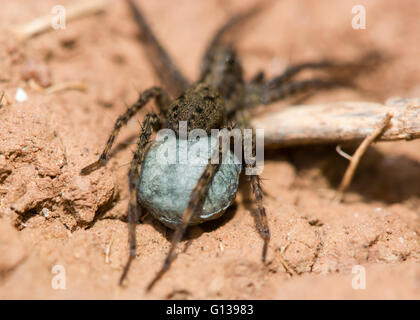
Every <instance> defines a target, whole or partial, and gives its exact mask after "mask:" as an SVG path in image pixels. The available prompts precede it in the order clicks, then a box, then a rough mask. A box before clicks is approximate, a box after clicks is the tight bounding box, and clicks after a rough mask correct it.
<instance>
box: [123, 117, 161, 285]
mask: <svg viewBox="0 0 420 320" xmlns="http://www.w3.org/2000/svg"><path fill="white" fill-rule="evenodd" d="M161 124H162V122H161V120H160V119H159V117H158V116H157V115H156V114H154V113H149V114H147V115H146V118H145V119H144V121H143V124H142V130H141V133H140V137H139V140H138V143H137V150H136V152H135V154H134V157H133V160H132V161H131V166H130V173H129V187H130V201H129V204H128V210H127V211H128V243H129V255H128V259H127V262H126V264H125V266H124V270H123V273H122V274H121V278H120V285H122V284H123V281H124V279H125V278H126V276H127V273H128V270H129V269H130V265H131V262H132V261H133V259H134V257H135V255H136V223H137V222H138V220H139V216H140V213H141V210H142V208H141V206H139V205H138V201H137V184H138V181H139V178H140V174H141V165H142V163H143V160H144V155H145V153H146V147H147V145H148V143H149V142H150V138H151V135H152V133H153V130H156V129H157V127H158V126H159V125H161Z"/></svg>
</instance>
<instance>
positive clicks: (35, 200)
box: [0, 0, 420, 299]
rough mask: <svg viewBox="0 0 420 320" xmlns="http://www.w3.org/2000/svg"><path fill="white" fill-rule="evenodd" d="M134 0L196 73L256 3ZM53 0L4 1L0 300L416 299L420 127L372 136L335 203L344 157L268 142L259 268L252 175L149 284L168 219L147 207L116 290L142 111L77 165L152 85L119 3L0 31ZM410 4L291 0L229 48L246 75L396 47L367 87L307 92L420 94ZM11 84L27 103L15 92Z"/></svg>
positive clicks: (418, 27)
mask: <svg viewBox="0 0 420 320" xmlns="http://www.w3.org/2000/svg"><path fill="white" fill-rule="evenodd" d="M71 2H73V1H69V0H66V1H60V4H64V5H69V4H70V3H71ZM138 2H139V3H141V5H142V7H143V8H144V11H145V13H146V14H147V17H148V18H149V20H150V21H152V23H153V28H154V29H155V30H156V32H157V34H158V36H159V38H160V39H161V40H162V42H163V43H164V44H165V45H166V46H167V48H168V50H169V52H170V53H171V55H172V56H173V57H174V58H175V60H176V61H177V63H179V65H180V67H181V68H182V70H184V71H185V73H186V75H187V76H188V77H189V78H190V79H193V78H196V77H197V75H198V72H199V68H198V66H199V60H200V57H201V55H202V54H203V51H204V49H205V46H206V44H207V43H208V41H209V39H210V37H211V35H212V33H213V32H214V31H215V30H216V28H217V26H219V25H220V24H221V23H222V22H223V21H224V20H225V19H226V18H227V17H228V16H230V15H231V14H232V13H234V12H237V11H239V10H241V9H244V8H247V7H249V6H250V5H251V2H252V1H195V0H183V1H177V2H174V1H171V0H165V1H138ZM55 4H57V2H56V1H54V0H43V1H27V0H14V1H8V2H7V4H4V5H3V10H0V27H1V30H2V32H1V33H0V90H5V92H6V95H7V97H8V99H9V100H10V103H5V102H3V107H2V108H1V109H0V123H1V125H0V298H1V299H5V298H49V299H61V298H82V299H83V298H188V299H190V298H198V299H208V298H227V299H237V298H241V299H248V298H254V299H278V298H286V299H289V298H317V299H318V298H351V299H354V298H363V299H364V298H367V299H372V298H417V299H418V298H420V267H419V262H420V234H419V232H420V224H419V209H418V207H419V204H420V197H419V196H420V142H419V141H412V142H398V143H388V144H378V145H375V146H374V147H372V148H371V149H370V150H369V152H368V153H367V155H366V157H365V158H363V161H362V163H361V166H360V168H359V170H358V171H357V174H356V177H355V181H354V183H353V184H352V187H351V190H350V191H349V193H348V194H347V197H346V201H345V202H344V203H342V204H334V203H332V202H331V200H330V199H331V194H333V193H334V191H335V190H336V188H337V185H338V183H339V181H340V178H341V177H342V175H343V173H344V170H345V166H346V164H347V161H346V160H345V159H342V158H340V156H338V155H337V154H336V153H335V151H334V146H331V147H329V146H328V147H302V148H295V149H287V150H280V151H277V152H268V151H267V152H266V163H265V170H264V173H263V177H264V178H265V180H264V187H265V191H266V193H267V195H266V199H265V203H266V206H267V212H268V217H269V224H270V228H271V234H272V240H271V244H270V247H269V251H268V261H269V262H268V265H266V266H264V265H263V264H262V263H261V261H260V256H261V249H262V239H261V237H260V236H259V234H258V232H257V230H256V228H255V221H256V219H255V208H254V206H253V203H252V198H250V197H249V195H248V194H247V185H246V181H244V183H243V186H242V187H241V192H239V193H238V197H237V205H236V206H233V207H232V208H231V209H230V210H229V211H228V212H227V213H226V214H225V215H224V217H222V218H221V219H220V220H219V221H215V222H211V223H208V224H204V225H202V226H199V227H194V228H191V230H189V232H188V236H187V239H186V240H185V241H183V242H182V244H181V245H180V246H179V256H178V258H177V260H176V261H175V263H174V264H173V267H172V269H171V270H170V271H169V272H168V273H167V275H165V277H164V278H163V279H162V281H161V282H160V283H158V285H157V286H156V287H155V289H154V290H153V291H152V292H151V293H149V294H146V293H145V290H144V289H145V286H146V285H147V283H148V281H150V279H151V278H152V277H153V275H154V274H155V272H156V271H157V269H158V268H159V267H160V265H161V263H162V261H163V259H164V256H165V254H166V252H167V250H168V248H169V239H170V238H169V237H170V233H168V235H166V231H165V229H164V227H163V226H162V225H160V224H159V223H158V222H156V221H152V220H151V219H149V220H146V222H145V223H144V224H139V225H138V226H137V239H138V250H137V252H138V256H137V259H136V260H135V261H134V263H133V265H132V268H131V272H130V274H129V277H128V281H127V284H126V286H125V287H124V288H121V287H119V286H118V285H117V283H118V278H119V276H120V274H121V270H122V266H123V265H124V263H125V260H126V257H127V224H126V217H125V209H126V206H127V197H128V195H127V189H128V188H127V185H128V184H127V170H128V167H127V166H126V165H125V164H127V163H128V162H129V161H130V158H131V156H132V153H131V151H130V149H133V148H134V146H130V145H127V143H131V142H135V140H136V135H137V134H138V133H139V124H138V121H139V120H141V119H142V117H143V115H144V112H143V113H141V114H139V115H138V116H137V117H136V119H134V120H133V121H130V122H129V125H128V127H127V128H126V129H125V130H123V131H122V133H121V136H120V137H119V138H118V141H117V145H116V147H115V150H114V151H113V153H112V154H113V157H112V159H111V160H110V161H109V162H108V164H107V165H106V167H105V168H102V169H100V170H98V171H96V172H94V173H92V174H90V175H89V176H84V177H82V176H80V175H79V170H80V169H81V168H82V167H83V166H85V165H87V164H88V163H90V162H92V161H93V160H95V159H96V158H97V156H98V154H99V153H100V151H101V150H102V149H101V148H102V147H103V145H104V143H105V141H106V139H107V137H108V134H109V132H110V130H111V129H112V127H113V123H114V121H115V119H116V118H117V116H118V115H119V114H121V112H123V111H124V110H125V108H126V105H125V104H130V103H131V102H133V101H135V99H136V96H137V94H138V93H139V91H142V90H144V89H146V88H148V87H150V86H152V85H156V84H158V82H157V78H156V76H155V75H154V74H153V70H152V69H151V67H150V64H149V62H148V60H147V59H146V56H145V53H144V51H143V49H142V47H141V45H140V44H139V42H138V40H137V37H136V34H137V32H136V27H135V25H134V24H133V22H132V20H131V19H130V15H129V12H128V11H127V8H126V6H125V5H124V2H122V1H116V0H114V1H110V4H109V6H108V7H107V10H106V12H105V13H103V14H99V15H95V16H90V17H87V18H83V19H80V20H77V21H72V22H69V23H68V25H67V28H66V30H59V31H50V32H48V33H45V34H43V35H40V36H37V37H34V38H33V39H30V40H28V41H27V42H25V43H19V42H17V41H16V40H15V39H14V38H13V36H12V35H11V34H10V33H8V31H7V30H8V28H9V27H10V26H11V25H13V24H21V23H24V22H27V21H30V20H32V19H34V18H35V17H38V16H40V15H43V14H49V13H50V12H51V8H52V6H53V5H55ZM355 4H363V5H365V6H366V12H367V29H366V30H353V29H352V28H351V19H352V17H353V15H352V13H351V8H352V6H353V5H355ZM419 14H420V3H419V1H418V0H405V1H394V0H383V1H368V0H361V1H351V0H349V1H333V0H329V1H328V0H324V1H294V0H284V1H279V2H277V3H275V4H274V5H273V6H272V7H271V8H270V9H269V10H267V11H265V12H263V13H261V15H260V16H259V17H258V19H256V21H255V22H254V24H253V25H252V26H251V27H249V28H248V29H246V30H244V32H243V36H242V37H241V38H240V40H239V42H238V47H239V51H240V53H241V56H242V58H243V63H244V67H245V69H246V74H247V76H248V77H250V76H251V75H252V74H253V73H255V72H256V71H257V70H258V69H264V70H265V71H266V72H267V74H268V75H273V74H276V73H279V72H281V70H283V68H284V67H285V66H286V65H287V64H288V63H291V62H299V61H302V60H308V59H319V58H324V57H337V58H341V59H351V58H352V57H355V56H357V55H359V54H360V53H361V52H363V51H364V50H368V49H373V48H375V49H379V50H381V51H382V52H384V53H387V54H390V55H391V56H392V57H393V59H392V60H390V61H388V62H387V63H386V65H385V66H384V67H383V68H381V70H379V71H378V72H377V73H375V74H371V75H370V76H369V77H368V78H366V79H365V81H364V82H363V85H364V87H365V88H366V90H368V92H366V93H363V94H362V93H358V92H355V91H351V90H344V89H343V90H337V91H334V92H328V93H322V94H318V95H316V96H315V97H313V98H311V99H310V100H309V101H307V102H308V103H310V102H320V101H334V100H371V101H379V102H383V101H384V100H385V99H387V98H389V97H394V96H403V97H420V64H419V60H418V59H419V56H420V46H419V43H418V40H419V31H420V22H419V19H418V17H419ZM34 75H35V76H34ZM34 77H35V78H36V79H35V81H37V82H38V83H40V84H42V85H45V86H48V85H49V83H50V82H51V83H52V84H59V83H62V82H64V81H81V82H83V83H85V84H86V86H87V91H86V92H79V91H62V92H57V93H54V94H50V95H48V94H46V93H43V92H41V91H40V90H37V89H36V88H35V87H34V86H33V85H32V86H31V85H30V84H29V82H28V80H25V79H28V78H34ZM19 87H21V88H23V89H24V90H25V91H26V92H27V94H28V100H27V101H26V102H23V103H17V102H16V101H15V100H14V96H15V92H16V89H17V88H19ZM285 103H290V101H289V102H285ZM283 104H284V103H283ZM281 105H282V104H278V105H277V107H280V106H281ZM259 111H261V109H260V110H259ZM93 222H94V223H93ZM106 252H108V254H106ZM282 259H283V260H284V261H286V262H287V263H288V265H289V266H290V268H291V269H292V270H293V273H294V275H293V276H290V275H289V274H288V273H287V272H286V271H285V268H284V267H283V264H282ZM55 265H61V266H63V267H64V268H65V270H66V289H65V290H54V289H52V286H51V281H52V279H53V276H54V275H53V274H52V273H51V269H52V267H53V266H55ZM355 265H362V266H364V267H365V268H366V281H367V285H366V289H365V290H354V289H353V288H352V278H353V277H354V276H355V275H354V274H352V268H353V267H354V266H355Z"/></svg>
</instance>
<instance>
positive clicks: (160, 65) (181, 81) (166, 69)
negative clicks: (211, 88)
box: [127, 0, 189, 97]
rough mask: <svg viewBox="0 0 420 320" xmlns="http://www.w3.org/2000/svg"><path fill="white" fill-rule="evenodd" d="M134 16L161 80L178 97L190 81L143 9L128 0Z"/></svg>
mask: <svg viewBox="0 0 420 320" xmlns="http://www.w3.org/2000/svg"><path fill="white" fill-rule="evenodd" d="M127 3H128V6H129V7H130V10H131V12H132V14H133V17H134V19H135V21H136V23H137V25H138V27H139V28H140V30H141V32H142V35H143V37H144V42H145V44H146V52H147V55H148V57H149V59H150V61H151V63H152V65H153V68H154V69H155V72H156V74H157V75H158V77H159V80H160V81H161V82H162V83H163V85H164V86H165V88H166V89H167V90H168V92H169V93H170V94H171V95H172V96H173V97H177V96H179V95H180V94H181V93H182V92H184V91H185V90H186V89H187V88H188V86H189V83H188V81H187V80H186V78H185V77H184V76H183V75H182V73H181V71H179V69H178V68H177V66H176V65H175V63H174V62H173V60H172V59H171V57H170V56H169V55H168V53H167V52H166V50H165V49H164V48H163V47H162V45H161V44H160V43H159V41H158V39H157V38H156V36H155V34H154V33H153V31H152V29H151V28H150V27H149V24H148V22H147V21H146V19H145V17H144V15H143V13H142V12H141V10H140V9H139V8H138V7H137V6H136V5H135V4H134V1H132V0H127Z"/></svg>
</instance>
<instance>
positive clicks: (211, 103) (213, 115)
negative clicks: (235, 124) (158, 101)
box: [166, 83, 226, 134]
mask: <svg viewBox="0 0 420 320" xmlns="http://www.w3.org/2000/svg"><path fill="white" fill-rule="evenodd" d="M166 119H167V126H168V128H169V129H172V130H174V131H175V132H176V133H177V134H178V133H179V131H178V129H179V122H180V121H187V126H188V132H189V131H190V130H193V129H203V130H205V131H206V132H207V134H210V130H211V129H220V128H221V127H222V126H223V125H224V123H225V120H226V110H225V105H224V103H223V99H222V97H221V96H220V93H219V91H218V90H217V89H215V88H212V87H211V86H209V85H207V84H204V83H199V84H197V85H194V86H192V87H191V88H190V89H188V90H187V91H186V92H185V93H184V94H183V95H181V96H180V97H178V98H177V99H175V100H174V101H173V102H172V103H171V105H170V106H169V108H168V111H167V114H166Z"/></svg>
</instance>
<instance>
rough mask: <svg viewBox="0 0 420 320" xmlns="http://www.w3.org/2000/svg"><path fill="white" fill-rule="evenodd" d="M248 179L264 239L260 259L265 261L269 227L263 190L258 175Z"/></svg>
mask: <svg viewBox="0 0 420 320" xmlns="http://www.w3.org/2000/svg"><path fill="white" fill-rule="evenodd" d="M247 166H248V167H249V168H251V167H252V166H251V165H247ZM250 180H251V188H252V193H253V194H254V197H255V203H256V205H257V212H258V217H259V218H260V225H261V229H260V232H261V235H262V237H263V239H264V246H263V251H262V255H261V259H262V261H263V262H265V260H266V257H267V249H268V244H269V242H270V229H269V228H268V220H267V214H266V212H265V207H264V191H263V189H262V187H261V179H260V176H258V175H253V176H251V177H250Z"/></svg>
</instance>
